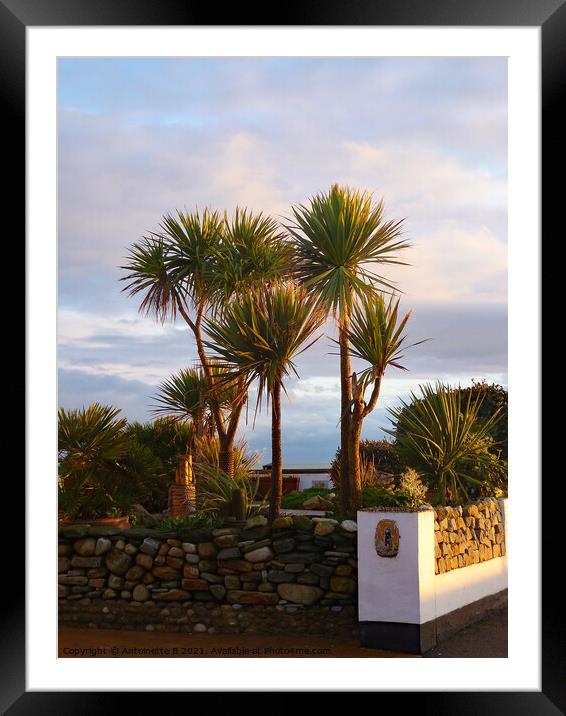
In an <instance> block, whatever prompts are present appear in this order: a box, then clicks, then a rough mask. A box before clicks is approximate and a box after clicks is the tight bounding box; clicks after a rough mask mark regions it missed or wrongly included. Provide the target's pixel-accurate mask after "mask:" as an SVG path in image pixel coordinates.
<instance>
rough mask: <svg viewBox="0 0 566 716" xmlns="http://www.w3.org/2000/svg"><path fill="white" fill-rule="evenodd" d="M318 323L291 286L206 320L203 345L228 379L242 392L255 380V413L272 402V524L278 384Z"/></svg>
mask: <svg viewBox="0 0 566 716" xmlns="http://www.w3.org/2000/svg"><path fill="white" fill-rule="evenodd" d="M323 321H324V313H323V312H322V311H320V310H319V309H318V308H317V307H316V301H315V300H314V299H313V298H312V297H308V295H307V291H306V290H305V289H304V288H303V287H300V286H297V285H296V284H294V283H293V282H290V281H287V282H273V283H272V284H269V285H266V284H264V285H263V286H260V287H258V288H256V289H254V290H252V291H249V292H247V293H244V294H242V295H241V296H238V297H236V298H235V299H233V300H232V301H231V302H230V303H229V304H228V305H227V306H226V307H225V309H224V311H223V313H222V315H221V316H220V317H218V318H210V319H205V326H206V332H207V334H208V341H206V345H207V346H208V347H209V348H210V349H211V350H214V352H215V354H216V356H218V359H219V360H220V361H221V362H222V364H223V365H225V366H226V367H227V369H228V370H229V371H230V372H231V373H232V375H234V376H240V377H242V378H243V380H244V390H246V391H247V390H248V388H249V386H250V385H251V383H252V382H253V381H256V380H257V383H258V398H257V401H258V402H257V405H256V410H257V408H258V407H259V406H260V404H261V401H262V399H263V398H264V397H267V400H268V401H270V402H271V450H272V453H271V476H272V489H271V495H270V503H269V516H270V519H272V520H273V519H274V518H275V517H276V516H277V514H278V513H279V510H280V507H281V494H282V488H283V462H282V450H281V391H282V390H284V385H283V382H284V380H285V378H286V377H287V376H289V375H290V374H291V373H294V374H295V375H298V374H297V371H296V368H295V365H294V363H293V359H294V358H295V357H296V356H297V355H299V354H300V353H302V352H303V351H305V350H306V349H307V348H308V347H309V346H310V345H312V343H314V341H315V340H317V339H316V337H315V338H312V337H313V334H314V333H315V331H317V329H318V328H319V327H320V326H321V325H322V323H323ZM311 338H312V340H311V341H309V339H311Z"/></svg>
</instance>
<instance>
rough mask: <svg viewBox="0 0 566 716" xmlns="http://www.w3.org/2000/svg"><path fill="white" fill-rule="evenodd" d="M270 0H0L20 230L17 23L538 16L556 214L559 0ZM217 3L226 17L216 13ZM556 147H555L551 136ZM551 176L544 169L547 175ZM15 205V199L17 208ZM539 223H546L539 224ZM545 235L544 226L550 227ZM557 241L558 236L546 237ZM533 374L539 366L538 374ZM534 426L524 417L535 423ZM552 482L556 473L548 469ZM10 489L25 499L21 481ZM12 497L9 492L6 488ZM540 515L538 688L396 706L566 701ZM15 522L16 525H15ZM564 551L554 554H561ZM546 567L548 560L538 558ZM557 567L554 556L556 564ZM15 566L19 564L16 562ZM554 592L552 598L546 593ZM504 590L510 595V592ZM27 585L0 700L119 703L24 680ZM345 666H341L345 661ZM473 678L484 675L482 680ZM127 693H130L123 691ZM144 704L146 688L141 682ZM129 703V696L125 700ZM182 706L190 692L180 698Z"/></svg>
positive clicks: (37, 705)
mask: <svg viewBox="0 0 566 716" xmlns="http://www.w3.org/2000/svg"><path fill="white" fill-rule="evenodd" d="M271 11H272V14H271V15H270V14H269V12H268V8H266V11H264V12H263V14H262V11H261V10H258V8H257V7H255V6H252V5H251V4H250V5H249V6H242V5H241V4H232V5H230V6H226V7H222V8H221V10H220V12H219V9H218V8H217V7H213V6H211V5H206V4H204V5H202V4H197V3H194V2H191V1H190V0H160V1H159V2H155V0H0V97H1V99H2V120H3V124H4V135H3V136H4V138H9V143H10V147H11V151H13V152H14V155H13V156H14V161H13V162H12V164H11V165H10V171H9V175H10V180H11V181H10V182H9V183H8V184H7V185H5V187H4V198H5V200H6V203H5V206H6V207H10V208H11V211H10V213H12V214H13V215H14V216H17V217H19V218H18V219H17V220H16V221H17V224H16V226H17V230H18V232H19V231H21V226H22V225H23V221H22V218H23V217H24V216H25V176H24V174H25V161H24V157H25V106H26V104H25V99H26V96H25V78H26V75H25V64H26V39H25V34H26V27H29V26H88V25H98V26H101V25H102V26H105V25H108V26H110V25H126V26H128V25H154V26H168V25H192V26H203V25H209V26H210V25H220V24H221V25H223V26H229V25H324V26H329V25H334V26H341V25H345V26H347V25H381V26H392V25H395V26H410V25H412V26H420V25H424V26H426V25H429V26H466V25H467V26H538V27H541V42H542V85H541V86H542V108H541V111H542V128H543V137H544V141H543V144H542V157H543V184H544V188H545V194H544V198H543V204H542V206H543V217H544V220H543V225H542V228H543V232H544V233H549V232H550V227H551V226H554V225H555V224H556V226H557V227H559V226H560V224H558V221H557V219H558V216H557V214H558V211H560V209H561V208H562V205H563V200H562V201H560V199H561V197H559V192H560V194H562V192H563V186H564V180H563V179H561V175H562V172H561V171H560V170H561V169H562V164H563V162H562V157H563V155H564V150H563V126H564V114H563V113H561V112H560V101H561V99H562V96H563V90H564V85H565V83H566V79H565V78H566V0H426V1H425V0H395V2H393V1H392V0H389V1H387V0H350V1H349V2H347V3H344V2H337V1H336V0H334V1H333V0H327V2H325V3H320V2H314V1H312V2H308V0H303V2H296V0H289V1H288V2H286V3H285V4H284V6H277V7H272V8H271ZM219 15H221V16H222V19H223V22H222V23H218V22H217V20H218V17H219ZM561 147H562V151H560V148H561ZM551 177H552V179H551ZM16 207H17V209H19V210H20V211H17V210H16ZM543 235H544V234H543ZM549 239H550V237H549ZM557 243H558V242H556V243H555V245H556V244H557ZM535 379H536V377H535ZM535 429H537V426H533V430H535ZM555 482H556V483H560V482H562V483H563V480H561V481H558V480H557V481H555ZM20 484H21V485H22V486H21V487H20V490H19V497H20V499H21V503H20V504H23V500H24V489H23V482H22V483H20ZM560 488H561V484H553V485H552V495H549V494H548V492H546V493H544V494H543V506H544V507H546V510H545V513H546V514H549V513H550V512H551V510H552V509H553V507H554V506H555V505H556V503H557V502H558V503H562V504H563V502H562V501H561V500H560V495H559V491H560ZM12 499H13V498H12ZM551 522H552V521H551V520H548V521H547V522H546V523H545V530H544V537H543V553H542V554H543V560H542V561H543V579H542V587H543V592H542V594H543V601H542V604H543V611H542V629H541V634H542V663H541V670H542V690H541V691H540V692H515V693H513V692H485V691H483V692H482V691H478V692H466V693H465V694H462V693H458V692H443V693H442V694H438V693H433V692H426V693H407V692H405V693H402V694H400V693H395V694H387V693H382V694H380V696H379V706H380V707H382V706H383V705H384V704H385V702H384V699H385V698H386V697H388V696H393V698H394V699H395V703H396V704H397V705H399V704H400V703H401V702H399V698H403V702H402V704H403V706H406V702H407V699H411V700H412V701H413V702H414V703H415V707H416V708H418V709H419V711H420V712H421V713H431V714H432V713H434V714H480V713H481V714H482V715H483V714H492V713H497V714H507V713H509V714H515V715H518V714H529V716H531V715H533V714H537V715H540V716H544V715H545V714H549V715H550V714H556V713H564V712H566V646H565V645H566V628H565V621H564V616H563V614H564V610H563V605H562V601H563V600H562V599H561V598H560V596H561V587H559V586H558V585H557V584H556V579H557V578H558V577H559V576H560V575H559V573H558V574H557V572H556V568H557V564H556V561H557V559H558V556H557V552H556V547H555V545H556V544H557V543H558V544H559V542H560V540H561V539H562V537H561V535H560V534H559V529H560V528H561V525H560V524H559V520H555V521H554V526H553V525H552V524H550V523H551ZM19 525H20V523H18V525H17V528H19V529H20V531H21V527H20V526H19ZM562 563H563V561H562ZM545 568H546V569H545ZM558 568H559V569H560V564H558ZM18 569H21V575H18V574H17V570H18ZM10 570H11V574H12V575H13V576H14V579H13V583H16V577H17V576H20V577H21V578H20V579H19V580H18V582H17V583H19V584H22V585H23V584H24V574H23V567H22V566H21V565H20V566H18V562H17V560H14V562H13V564H11V565H10ZM557 591H558V592H559V594H558V597H559V598H558V599H556V600H555V601H554V600H553V597H554V596H555V595H556V592H557ZM511 598H512V597H511ZM24 603H25V595H24V594H23V590H22V592H21V593H17V592H16V590H15V588H13V587H11V588H10V590H9V594H8V601H7V603H6V604H5V606H4V607H3V609H2V610H1V611H0V620H1V621H0V624H1V631H2V633H1V639H0V665H1V668H0V709H1V711H2V713H7V714H10V716H19V715H20V714H28V713H30V714H42V715H44V714H74V713H82V714H91V713H92V714H94V713H100V712H101V711H102V710H105V709H108V708H112V706H113V705H114V704H115V702H116V701H119V702H122V704H124V698H125V697H126V694H123V693H100V692H97V693H92V694H90V695H89V696H88V698H85V695H84V693H80V692H65V693H55V692H28V691H26V688H25V606H24ZM345 668H346V667H345ZM480 688H481V685H480ZM132 696H133V695H132V694H128V695H127V698H128V699H131V697H132ZM142 696H143V698H144V704H145V706H146V708H147V707H148V706H151V705H152V704H153V701H154V698H155V696H157V697H158V698H160V699H161V700H160V701H159V702H156V704H157V703H159V704H160V705H162V703H163V702H162V698H163V695H162V694H161V695H159V694H156V695H153V694H147V693H144V694H143V695H142ZM128 703H130V701H128ZM187 706H188V704H187Z"/></svg>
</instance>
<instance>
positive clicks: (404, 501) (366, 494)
mask: <svg viewBox="0 0 566 716" xmlns="http://www.w3.org/2000/svg"><path fill="white" fill-rule="evenodd" d="M410 502H411V498H410V497H409V495H407V494H405V493H404V492H401V491H400V490H395V491H393V490H387V489H385V488H383V487H379V486H377V485H366V487H364V488H362V507H410V506H411V504H410Z"/></svg>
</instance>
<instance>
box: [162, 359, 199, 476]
mask: <svg viewBox="0 0 566 716" xmlns="http://www.w3.org/2000/svg"><path fill="white" fill-rule="evenodd" d="M207 392H208V388H207V383H206V379H205V377H204V373H203V371H202V369H198V368H187V369H182V370H180V371H179V372H178V373H176V374H174V375H172V376H171V377H170V378H168V379H167V380H164V381H163V382H162V383H161V384H160V386H159V390H158V393H157V395H156V396H155V407H154V408H153V412H154V413H156V414H158V415H162V416H163V415H164V416H167V417H170V418H172V419H174V420H176V421H178V422H181V423H183V424H184V425H185V426H186V436H187V442H186V445H185V456H184V461H183V470H184V472H185V481H186V482H193V452H194V447H195V442H196V441H197V440H198V439H199V438H201V437H203V436H204V435H206V434H207V433H209V432H210V419H209V417H210V416H209V411H208V410H207Z"/></svg>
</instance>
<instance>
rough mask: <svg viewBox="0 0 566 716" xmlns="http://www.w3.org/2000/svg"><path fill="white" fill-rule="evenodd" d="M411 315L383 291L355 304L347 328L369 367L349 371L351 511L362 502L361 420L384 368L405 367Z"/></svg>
mask: <svg viewBox="0 0 566 716" xmlns="http://www.w3.org/2000/svg"><path fill="white" fill-rule="evenodd" d="M410 316H411V311H409V312H407V313H406V314H405V315H404V316H401V315H400V313H399V299H398V298H395V297H394V296H390V297H389V299H387V300H386V299H385V298H384V296H383V294H377V295H375V296H369V297H364V298H362V299H360V301H359V302H358V303H357V304H355V305H354V309H353V314H352V322H351V325H350V328H349V331H348V336H349V339H350V344H351V351H352V355H353V356H354V357H355V358H359V359H360V360H362V361H364V362H365V363H368V364H369V367H368V368H366V369H364V370H363V371H362V372H361V373H360V374H359V375H356V374H355V373H354V374H353V375H352V401H351V404H350V408H349V412H350V435H349V438H350V442H349V449H348V460H349V465H350V479H351V491H350V510H351V512H352V514H353V515H355V513H356V511H357V510H359V509H360V507H361V504H362V481H361V473H360V440H361V434H362V427H363V421H364V419H365V418H366V417H367V416H368V415H369V414H370V413H371V412H372V411H373V410H374V409H375V406H376V405H377V401H378V399H379V394H380V391H381V384H382V380H383V376H384V374H385V371H386V370H387V368H389V367H392V368H398V369H400V370H406V368H405V366H403V365H402V364H401V361H402V360H403V357H404V356H403V350H404V349H405V347H406V346H405V345H404V344H405V340H406V334H405V328H406V325H407V322H408V320H409V318H410ZM421 342H422V341H419V343H421ZM412 345H418V343H413V344H412ZM369 388H371V393H370V395H369V399H368V401H367V402H366V391H367V390H368V389H369Z"/></svg>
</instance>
